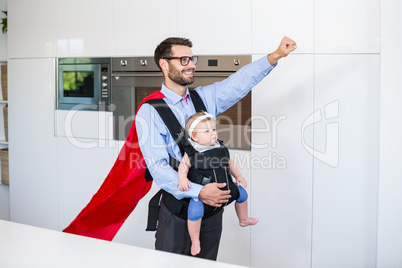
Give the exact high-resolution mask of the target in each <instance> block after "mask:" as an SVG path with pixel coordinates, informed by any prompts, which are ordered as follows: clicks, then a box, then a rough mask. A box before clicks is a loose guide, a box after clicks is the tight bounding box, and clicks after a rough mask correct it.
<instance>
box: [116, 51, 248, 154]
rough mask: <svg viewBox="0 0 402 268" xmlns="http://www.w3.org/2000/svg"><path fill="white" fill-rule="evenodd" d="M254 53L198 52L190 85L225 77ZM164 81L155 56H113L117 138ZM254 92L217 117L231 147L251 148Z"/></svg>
mask: <svg viewBox="0 0 402 268" xmlns="http://www.w3.org/2000/svg"><path fill="white" fill-rule="evenodd" d="M250 62H251V56H247V55H240V56H199V59H198V63H197V69H196V72H195V76H194V83H193V84H191V85H190V86H189V88H190V89H193V88H196V87H198V86H205V85H210V84H213V83H215V82H218V81H222V80H223V79H225V78H227V77H228V76H229V75H231V74H232V73H234V72H236V71H237V70H238V69H240V68H241V67H243V66H244V65H246V64H248V63H250ZM163 81H164V78H163V74H162V72H161V71H160V70H159V69H158V67H157V66H156V64H155V62H154V60H153V57H126V58H124V57H121V58H113V59H112V107H113V118H114V122H113V129H114V139H116V140H125V139H126V137H127V134H128V132H129V129H130V127H131V124H132V122H133V120H134V115H135V112H136V110H137V107H138V105H139V103H140V102H141V101H142V100H143V99H144V98H145V97H146V96H148V95H149V94H150V93H152V92H154V91H156V90H160V88H161V85H162V83H163ZM250 118H251V92H250V93H249V94H248V95H246V96H245V97H244V98H243V99H242V100H240V101H239V102H238V103H236V104H235V105H234V106H232V107H231V108H229V109H228V110H227V111H225V112H224V113H222V114H220V115H218V116H217V118H216V123H217V131H218V135H219V138H220V139H221V140H223V141H224V142H225V144H226V145H227V146H228V147H229V148H234V149H245V150H249V149H251V140H250V139H251V135H250V131H251V119H250Z"/></svg>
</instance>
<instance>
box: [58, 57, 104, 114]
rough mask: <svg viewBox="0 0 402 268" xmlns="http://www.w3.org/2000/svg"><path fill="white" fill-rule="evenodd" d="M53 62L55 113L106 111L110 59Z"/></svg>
mask: <svg viewBox="0 0 402 268" xmlns="http://www.w3.org/2000/svg"><path fill="white" fill-rule="evenodd" d="M57 61H58V62H57V67H58V70H57V109H59V110H71V109H77V110H95V111H101V110H103V111H108V110H109V109H110V103H111V92H110V89H111V86H110V83H111V70H110V67H111V59H110V58H59V59H57Z"/></svg>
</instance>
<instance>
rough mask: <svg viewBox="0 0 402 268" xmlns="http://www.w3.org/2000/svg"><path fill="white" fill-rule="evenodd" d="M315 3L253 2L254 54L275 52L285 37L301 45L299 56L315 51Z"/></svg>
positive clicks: (297, 51) (298, 46) (255, 0)
mask: <svg viewBox="0 0 402 268" xmlns="http://www.w3.org/2000/svg"><path fill="white" fill-rule="evenodd" d="M313 2H314V1H313V0H302V1H298V0H292V1H290V2H289V1H265V0H253V1H252V35H251V36H252V39H251V43H252V51H253V53H254V54H255V53H268V52H273V51H274V50H275V49H276V48H277V47H278V45H279V42H280V40H281V39H282V37H283V36H285V35H286V36H288V37H290V38H292V39H293V40H295V41H296V42H297V50H296V53H312V52H313V50H314V44H313V40H314V39H313V34H314V27H313V23H314V8H313Z"/></svg>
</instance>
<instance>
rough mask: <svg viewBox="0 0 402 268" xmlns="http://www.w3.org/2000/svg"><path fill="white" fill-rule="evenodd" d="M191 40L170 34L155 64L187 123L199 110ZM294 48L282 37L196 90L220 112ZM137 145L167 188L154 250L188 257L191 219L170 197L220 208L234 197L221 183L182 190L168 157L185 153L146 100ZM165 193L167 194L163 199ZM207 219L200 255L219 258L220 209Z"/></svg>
mask: <svg viewBox="0 0 402 268" xmlns="http://www.w3.org/2000/svg"><path fill="white" fill-rule="evenodd" d="M191 47H192V43H191V41H190V40H188V39H185V38H168V39H166V40H164V41H162V43H160V44H159V45H158V47H157V48H156V50H155V55H154V58H155V62H156V64H157V65H158V66H159V67H160V69H161V71H162V72H163V75H164V79H165V82H164V83H163V84H162V88H161V93H163V95H164V96H165V98H164V100H165V101H166V103H167V104H168V105H169V107H170V108H171V110H172V112H173V113H174V115H175V116H176V118H177V119H178V121H179V122H180V124H181V125H182V126H183V127H184V126H185V122H186V120H187V119H188V118H189V117H190V116H191V115H193V114H194V113H196V110H195V108H194V105H193V100H192V99H191V97H189V91H188V87H187V86H188V85H190V84H192V83H193V82H194V72H195V69H196V63H197V57H196V56H194V54H193V52H192V50H191ZM295 49H296V43H295V42H294V41H293V40H291V39H289V38H287V37H284V38H283V39H282V41H281V43H280V45H279V47H278V49H277V50H276V51H274V52H273V53H271V54H269V55H268V56H267V57H264V58H262V59H260V60H258V61H256V62H254V63H251V64H249V65H247V66H245V67H243V68H242V69H240V70H239V71H237V72H236V73H235V74H233V75H232V76H230V77H229V78H227V79H225V80H223V81H222V82H220V83H215V84H214V85H209V86H205V87H198V88H196V89H195V91H196V92H197V93H198V95H199V96H200V97H201V99H202V101H203V103H204V105H205V107H206V109H207V112H208V113H210V114H212V115H214V116H216V115H217V114H220V113H222V112H224V111H225V110H226V109H228V108H229V107H231V106H232V105H233V104H235V103H236V102H237V101H239V100H240V99H242V98H243V97H244V96H245V95H246V94H247V93H248V92H249V91H250V90H251V89H252V88H253V87H254V86H255V85H256V84H257V83H258V82H260V81H261V80H262V79H263V78H264V77H265V76H267V75H268V74H269V72H270V71H271V70H272V69H273V68H274V67H275V66H276V64H277V62H278V60H279V59H281V58H283V57H286V56H287V55H289V53H290V52H292V51H294V50H295ZM136 128H137V135H138V141H139V146H140V149H141V152H142V154H143V156H144V159H145V162H146V164H147V167H148V169H149V171H150V173H151V175H152V177H153V179H154V181H155V182H156V184H157V185H158V186H159V187H160V188H161V189H163V190H164V191H165V193H164V194H163V197H162V201H161V202H160V208H159V212H158V213H159V214H158V227H157V231H156V235H155V237H156V242H155V248H156V249H157V250H163V251H168V252H174V253H179V254H185V255H190V247H191V241H190V237H189V235H188V231H187V220H186V219H185V218H183V217H182V216H180V215H178V213H174V211H173V210H174V209H173V210H172V209H168V208H167V201H165V200H167V196H169V195H172V196H174V197H175V199H176V200H182V199H183V198H199V199H200V200H201V201H202V202H203V203H204V204H207V205H210V206H213V207H218V208H219V207H221V206H222V204H224V203H226V202H227V201H228V199H229V198H230V191H228V190H227V191H223V190H220V189H219V188H222V187H224V186H225V184H223V183H221V184H218V183H209V184H206V185H205V186H202V185H198V184H195V183H192V184H191V187H190V188H189V190H188V191H180V190H179V188H178V182H179V179H178V175H177V171H176V170H174V169H173V168H172V167H171V166H170V165H169V156H171V157H173V158H175V159H176V160H178V161H180V160H181V159H182V154H181V153H180V149H179V147H178V145H177V144H176V142H175V140H174V138H173V137H172V136H171V135H170V133H169V129H168V128H167V126H166V125H165V123H164V121H163V120H162V119H161V117H160V116H159V114H158V112H157V111H156V110H155V109H154V107H152V106H151V105H150V104H147V103H144V104H143V105H142V106H141V107H140V109H139V110H138V113H137V116H136ZM165 196H166V198H165ZM217 211H219V212H218V213H215V214H214V215H212V216H210V217H206V216H205V217H204V218H203V220H202V225H201V234H200V241H201V249H202V250H201V252H200V254H199V255H198V256H199V257H201V258H206V259H211V260H216V258H217V254H218V249H219V242H220V237H221V233H222V213H223V210H217Z"/></svg>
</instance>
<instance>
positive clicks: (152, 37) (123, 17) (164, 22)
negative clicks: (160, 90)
mask: <svg viewBox="0 0 402 268" xmlns="http://www.w3.org/2000/svg"><path fill="white" fill-rule="evenodd" d="M112 15H113V55H114V56H153V55H154V50H155V48H156V46H157V45H158V44H159V43H160V42H161V41H162V40H164V39H166V38H168V37H171V36H176V1H173V0H167V1H160V0H149V1H142V0H115V1H113V13H112Z"/></svg>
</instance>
